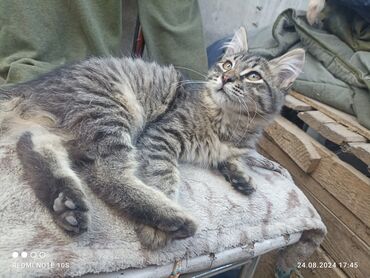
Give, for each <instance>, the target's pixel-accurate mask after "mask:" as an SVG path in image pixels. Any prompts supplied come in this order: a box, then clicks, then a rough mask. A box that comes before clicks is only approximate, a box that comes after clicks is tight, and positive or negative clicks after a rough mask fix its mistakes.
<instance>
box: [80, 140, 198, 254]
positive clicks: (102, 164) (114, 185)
mask: <svg viewBox="0 0 370 278" xmlns="http://www.w3.org/2000/svg"><path fill="white" fill-rule="evenodd" d="M112 148H113V149H114V151H112V152H110V153H109V154H107V155H106V156H100V157H98V158H97V159H96V160H95V163H94V165H93V166H92V168H91V169H90V171H88V172H89V173H87V175H86V178H87V180H88V183H89V185H90V186H91V187H92V189H93V190H94V191H95V192H97V194H99V195H100V196H101V198H102V199H104V200H105V201H106V202H107V203H109V204H110V205H111V206H113V207H114V208H116V209H117V210H120V211H122V212H123V213H126V214H128V215H129V216H131V217H132V218H133V219H134V220H136V221H138V222H140V223H141V224H145V225H148V226H150V227H153V228H155V231H156V233H157V234H158V235H159V237H161V238H163V237H165V238H186V237H189V236H192V235H193V234H194V233H195V230H196V224H195V221H194V220H193V218H192V217H191V216H189V215H188V214H187V213H186V212H184V211H183V209H182V208H181V207H180V206H178V205H177V204H176V203H175V202H173V201H172V200H170V199H169V198H168V197H167V196H166V195H165V194H164V193H162V192H160V191H159V190H157V189H155V188H153V187H150V186H148V185H146V184H145V183H143V182H142V181H141V180H140V179H139V178H138V177H137V176H136V173H137V162H136V158H137V157H136V155H135V150H134V148H133V147H132V146H125V147H122V146H115V147H114V146H113V147H112ZM142 227H144V226H142ZM148 230H152V229H147V230H145V231H143V232H142V233H141V234H139V236H140V239H141V240H143V243H144V244H146V245H147V246H148V247H150V248H156V247H158V246H161V244H159V243H158V242H155V241H152V242H150V241H147V240H145V235H144V233H145V232H146V231H148ZM149 233H150V232H149ZM149 236H151V235H149Z"/></svg>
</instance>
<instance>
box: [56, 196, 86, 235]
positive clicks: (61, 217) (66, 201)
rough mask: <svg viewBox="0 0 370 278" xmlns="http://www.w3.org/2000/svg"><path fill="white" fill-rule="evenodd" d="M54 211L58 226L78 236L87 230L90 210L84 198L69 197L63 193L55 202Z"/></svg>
mask: <svg viewBox="0 0 370 278" xmlns="http://www.w3.org/2000/svg"><path fill="white" fill-rule="evenodd" d="M53 211H54V213H53V215H54V218H55V220H56V222H57V224H58V225H59V226H60V227H62V228H63V229H64V230H66V231H68V232H72V233H76V234H80V233H83V232H84V231H86V230H87V226H88V223H89V215H88V213H87V211H88V208H87V206H86V204H85V202H84V201H83V200H82V198H76V197H75V198H72V197H68V196H66V194H65V193H63V192H61V193H59V195H58V197H57V198H56V199H55V200H54V204H53Z"/></svg>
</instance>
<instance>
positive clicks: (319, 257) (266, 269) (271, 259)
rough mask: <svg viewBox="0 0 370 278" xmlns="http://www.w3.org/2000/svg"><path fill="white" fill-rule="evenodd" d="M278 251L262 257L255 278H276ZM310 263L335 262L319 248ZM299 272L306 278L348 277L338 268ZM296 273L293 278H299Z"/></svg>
mask: <svg viewBox="0 0 370 278" xmlns="http://www.w3.org/2000/svg"><path fill="white" fill-rule="evenodd" d="M277 256H278V251H277V250H274V251H271V252H269V253H267V254H264V255H262V257H261V260H260V262H259V264H258V266H257V269H256V272H255V274H254V276H253V278H266V277H275V276H274V275H275V272H274V271H275V266H276V261H277ZM308 262H316V263H317V264H319V263H320V262H322V263H323V262H326V263H333V262H334V260H333V259H332V258H331V257H330V256H329V255H328V254H326V252H325V251H324V250H323V249H321V248H318V249H317V250H316V251H315V253H313V254H312V256H311V257H310V258H308V259H307V260H306V263H308ZM298 272H299V273H300V274H301V275H302V276H303V277H305V278H310V277H312V278H346V277H348V276H347V275H346V274H344V273H343V271H341V270H340V269H338V268H332V269H328V268H326V269H302V268H300V269H298ZM302 276H298V275H296V274H295V273H293V274H292V275H291V278H299V277H302Z"/></svg>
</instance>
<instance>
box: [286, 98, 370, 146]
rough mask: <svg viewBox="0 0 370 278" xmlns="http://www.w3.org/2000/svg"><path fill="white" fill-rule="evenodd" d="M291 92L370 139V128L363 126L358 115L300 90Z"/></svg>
mask: <svg viewBox="0 0 370 278" xmlns="http://www.w3.org/2000/svg"><path fill="white" fill-rule="evenodd" d="M290 94H291V95H292V96H294V97H295V98H297V99H299V100H301V101H303V102H305V103H307V104H309V105H311V106H312V107H313V108H315V109H317V110H320V111H321V112H323V113H325V114H326V115H328V116H329V117H332V118H333V119H335V120H336V121H337V122H338V123H340V124H343V125H345V126H346V127H348V128H349V129H350V130H352V131H354V132H357V133H358V134H361V135H362V136H365V137H366V138H367V139H370V130H369V129H367V128H366V127H364V126H362V125H361V124H360V123H359V122H358V121H357V119H356V117H354V116H352V115H349V114H346V113H344V112H342V111H339V110H337V109H335V108H333V107H330V106H329V105H326V104H323V103H321V102H319V101H317V100H314V99H312V98H309V97H306V96H303V95H301V94H299V93H298V92H294V91H292V92H291V93H290Z"/></svg>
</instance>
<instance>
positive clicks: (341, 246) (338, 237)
mask: <svg viewBox="0 0 370 278" xmlns="http://www.w3.org/2000/svg"><path fill="white" fill-rule="evenodd" d="M260 146H261V148H262V149H263V150H264V151H265V152H266V153H269V154H271V156H272V157H274V158H275V159H276V160H277V161H279V162H280V163H281V156H279V153H280V154H283V152H282V151H281V150H280V152H277V151H276V150H279V147H278V146H276V145H275V144H274V143H272V142H271V141H269V140H268V139H266V138H262V140H261V141H260ZM271 150H273V151H271ZM287 160H288V161H291V163H294V162H293V161H292V160H291V159H289V158H288V157H287V156H286V155H285V158H284V160H283V161H284V162H286V161H287ZM282 164H283V163H282ZM283 166H285V165H283ZM285 167H286V166H285ZM287 168H288V169H289V170H290V171H291V169H290V168H289V167H287ZM296 169H299V168H298V167H297V166H296ZM301 172H302V171H301ZM291 173H292V174H293V178H294V179H295V181H296V183H297V184H298V185H299V186H300V188H301V190H302V191H303V192H304V193H305V195H306V196H307V198H308V199H309V200H310V201H311V203H312V204H313V205H314V207H315V208H316V209H317V211H318V212H319V214H320V215H321V217H322V219H323V221H324V223H325V225H326V226H327V228H328V234H327V236H326V238H325V240H324V241H323V243H322V246H323V248H324V249H325V251H326V252H327V253H328V254H329V255H330V256H331V257H332V258H333V259H334V260H335V261H336V262H337V263H339V262H357V263H358V268H357V269H356V268H345V269H344V268H343V269H342V270H343V271H344V272H345V273H346V274H348V275H349V276H350V277H370V268H369V267H368V262H369V261H370V248H369V246H368V245H367V244H366V243H365V242H363V241H362V240H361V239H360V238H359V237H358V236H357V235H356V234H355V233H354V232H353V231H351V230H350V228H348V227H347V226H346V225H345V224H344V223H343V222H342V221H341V220H340V219H339V218H337V217H336V216H335V215H334V214H333V213H332V212H330V209H329V208H328V207H326V204H328V203H327V202H326V204H324V203H323V202H322V201H320V200H319V199H317V198H316V197H315V196H314V195H313V194H312V193H311V192H310V191H309V190H307V188H306V187H305V184H304V183H303V184H301V183H300V179H297V178H296V177H297V176H296V175H295V174H294V173H293V172H292V171H291ZM302 175H304V176H309V175H307V174H305V173H302ZM298 177H299V175H298ZM351 228H352V227H351Z"/></svg>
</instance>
